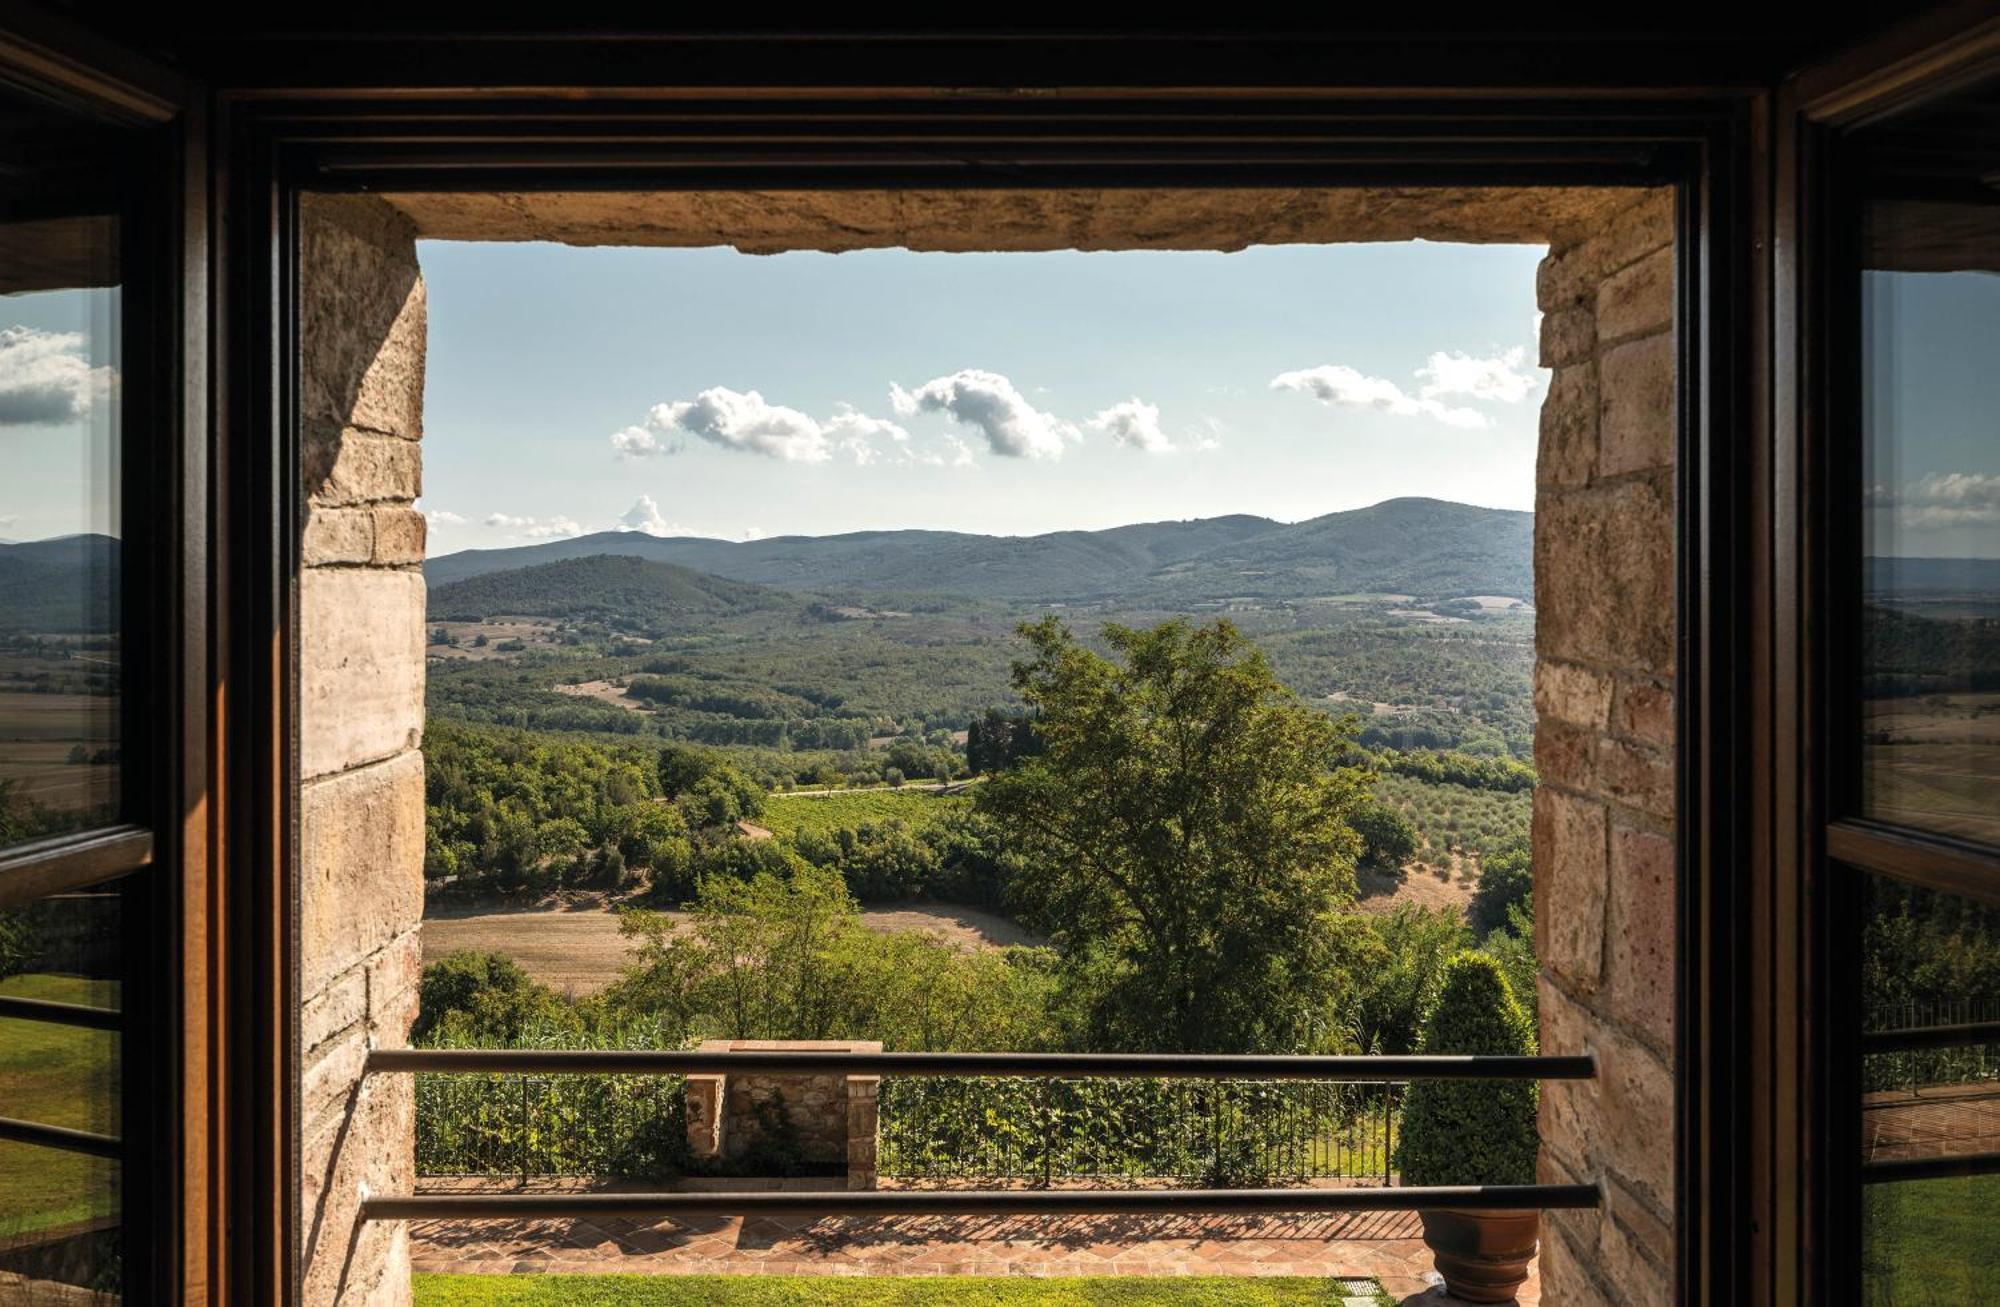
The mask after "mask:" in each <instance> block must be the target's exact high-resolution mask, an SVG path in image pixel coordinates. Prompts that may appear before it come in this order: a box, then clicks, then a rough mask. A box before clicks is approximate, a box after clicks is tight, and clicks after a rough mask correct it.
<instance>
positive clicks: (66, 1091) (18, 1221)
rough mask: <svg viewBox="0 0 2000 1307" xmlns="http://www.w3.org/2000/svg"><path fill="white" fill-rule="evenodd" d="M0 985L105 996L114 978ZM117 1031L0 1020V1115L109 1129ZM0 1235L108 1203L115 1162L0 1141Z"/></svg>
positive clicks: (67, 995) (75, 998) (69, 996)
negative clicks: (0, 1182)
mask: <svg viewBox="0 0 2000 1307" xmlns="http://www.w3.org/2000/svg"><path fill="white" fill-rule="evenodd" d="M0 994H7V995H11V996H13V997H16V998H40V999H53V1000H56V1001H58V1002H64V1003H90V1004H100V1005H102V1004H109V1003H115V1002H116V1001H117V997H116V986H115V985H113V984H110V983H109V982H105V981H93V980H86V979H82V978H80V977H76V976H54V975H23V976H10V977H8V978H7V979H6V980H0ZM117 1056H118V1037H117V1036H116V1035H113V1034H111V1033H110V1032H109V1031H101V1030H82V1029H78V1028H77V1027H74V1026H58V1025H51V1024H49V1023H47V1022H42V1021H18V1020H0V1114H4V1115H6V1116H12V1117H18V1118H21V1119H23V1120H28V1121H38V1122H41V1123H43V1124H45V1125H60V1126H70V1127H73V1128H77V1129H84V1130H98V1131H102V1132H104V1133H107V1134H116V1133H118V1123H117V1120H116V1118H115V1116H113V1115H112V1113H114V1112H115V1110H116V1109H115V1105H116V1103H117V1074H118V1068H117ZM0 1176H5V1177H6V1178H7V1182H6V1183H5V1184H0V1236H6V1235H10V1234H20V1233H24V1232H26V1231H30V1230H41V1229H46V1228H48V1227H49V1226H53V1225H68V1224H70V1223H72V1222H75V1221H83V1220H88V1219H90V1218H92V1217H97V1216H108V1215H111V1214H112V1213H114V1212H116V1211H117V1207H118V1204H117V1197H116V1186H117V1168H116V1164H114V1163H111V1162H106V1161H101V1160H99V1159H97V1158H94V1157H88V1156H85V1155H84V1154H82V1153H70V1152H64V1151H62V1150H60V1149H55V1148H39V1147H37V1146H35V1145H33V1144H17V1143H0Z"/></svg>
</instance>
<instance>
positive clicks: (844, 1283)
mask: <svg viewBox="0 0 2000 1307" xmlns="http://www.w3.org/2000/svg"><path fill="white" fill-rule="evenodd" d="M412 1279H413V1282H414V1285H415V1288H416V1301H417V1304H418V1307H555V1305H556V1304H562V1305H563V1307H1339V1304H1341V1303H1344V1302H1346V1301H1347V1298H1348V1296H1349V1293H1348V1291H1347V1290H1346V1288H1345V1287H1344V1286H1343V1284H1342V1282H1341V1281H1339V1280H1314V1279H1299V1278H1290V1277H1284V1278H1281V1277H1276V1276H1273V1277H1271V1278H1268V1279H1226V1278H1222V1277H1216V1276H1202V1277H1187V1278H1178V1277H1177V1278H1168V1277H1164V1276H1123V1277H1112V1276H1087V1277H1077V1278H1066V1279H1059V1280H1057V1279H1046V1280H1045V1279H1028V1278H1023V1277H1015V1278H1002V1277H997V1276H970V1275H951V1276H935V1277H932V1276H882V1277H862V1276H853V1277H849V1276H842V1277H840V1278H838V1279H835V1278H833V1277H831V1276H817V1275H813V1276H806V1275H800V1276H777V1275H525V1276H523V1275H417V1276H414V1277H412ZM1376 1297H1377V1299H1378V1300H1379V1301H1380V1302H1381V1303H1383V1304H1389V1303H1391V1302H1392V1301H1393V1300H1392V1299H1390V1298H1389V1297H1388V1295H1386V1294H1383V1293H1381V1292H1380V1291H1379V1290H1378V1291H1376Z"/></svg>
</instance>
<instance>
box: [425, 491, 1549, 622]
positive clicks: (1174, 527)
mask: <svg viewBox="0 0 2000 1307" xmlns="http://www.w3.org/2000/svg"><path fill="white" fill-rule="evenodd" d="M1533 531H1534V517H1533V515H1532V514H1529V513H1522V512H1513V511H1509V510H1505V509H1492V508H1475V507H1472V506H1470V505H1466V504H1452V503H1446V502H1444V501H1442V500H1436V499H1392V500H1386V501H1384V502H1382V503H1380V504H1375V505H1373V506H1371V507H1369V508H1362V509H1355V510H1352V511H1348V512H1341V513H1329V514H1327V515H1325V516H1323V517H1317V518H1312V519H1310V520H1308V521H1305V522H1297V523H1290V524H1287V523H1282V522H1274V521H1272V520H1271V519H1269V518H1263V517H1252V516H1248V515H1235V516H1229V517H1216V518H1203V519H1197V520H1194V521H1188V522H1147V523H1139V524H1135V525H1131V526H1122V527H1113V528H1110V529H1108V530H1102V531H1058V532H1053V533H1050V534H1048V535H1038V536H983V535H972V534H968V533H964V532H954V531H916V530H912V531H862V532H853V533H849V534H845V535H833V536H779V537H775V538H772V539H769V540H754V541H746V542H743V543H733V542H730V541H726V540H708V539H700V538H694V537H686V536H677V537H655V536H648V535H641V534H637V533H631V532H600V533H598V534H595V535H588V536H580V537H578V538H576V539H573V540H560V541H552V542H550V543H547V544H539V545H527V546H522V547H520V548H515V549H492V550H468V551H466V552H463V553H457V554H450V555H447V556H445V557H442V558H434V559H432V560H430V561H429V562H427V563H426V564H425V565H424V574H425V576H426V577H427V578H428V579H429V580H430V582H431V583H432V584H433V585H435V586H446V585H449V584H452V583H456V582H462V581H465V580H468V579H470V578H474V577H478V576H483V575H488V574H491V573H496V572H502V571H508V570H512V569H517V568H522V567H527V566H532V565H538V564H548V563H552V562H557V561H561V560H565V559H578V558H585V557H590V556H592V555H601V554H616V555H626V556H632V557H637V558H642V559H647V560H651V561H654V562H659V563H667V564H673V565H677V566H679V567H683V568H691V569H694V570H695V571H698V572H704V573H708V574H710V575H712V576H716V577H725V578H729V579H731V580H736V581H743V582H750V583H753V584H756V585H761V586H772V587H777V588H779V589H784V590H802V591H815V592H841V591H872V592H889V593H897V592H903V593H908V592H929V593H939V594H953V595H962V596H966V597H970V598H979V599H1011V600H1035V601H1085V600H1102V599H1108V598H1115V599H1118V600H1120V601H1124V602H1144V603H1153V604H1161V605H1178V604H1186V603H1202V602H1213V601H1216V600H1221V599H1227V598H1234V597H1264V598H1299V597H1306V596H1313V595H1329V594H1348V593H1370V592H1374V593H1382V592H1387V593H1408V594H1413V595H1417V596H1419V597H1423V598H1447V597H1451V596H1454V595H1468V594H1485V595H1505V596H1509V597H1513V598H1519V599H1529V598H1532V596H1533V587H1534V564H1533Z"/></svg>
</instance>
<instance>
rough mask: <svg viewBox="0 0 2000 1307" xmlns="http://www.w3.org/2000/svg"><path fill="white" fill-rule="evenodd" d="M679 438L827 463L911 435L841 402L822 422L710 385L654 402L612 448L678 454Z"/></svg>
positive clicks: (863, 455)
mask: <svg viewBox="0 0 2000 1307" xmlns="http://www.w3.org/2000/svg"><path fill="white" fill-rule="evenodd" d="M677 436H694V437H697V438H699V439H701V440H705V441H707V442H708V443H709V444H712V445H717V446H720V447H721V448H723V449H733V450H737V451H739V452H742V453H749V454H762V455H763V456H765V457H766V458H776V459H780V460H783V461H784V462H787V463H824V462H827V461H828V460H829V459H831V458H832V457H833V456H834V455H835V454H836V453H839V454H845V455H847V456H848V457H850V458H852V459H853V460H854V461H855V462H856V463H872V462H874V461H876V459H877V458H879V457H880V455H881V448H880V445H879V444H878V443H877V442H879V441H884V440H886V441H889V442H890V443H892V444H898V445H900V444H905V443H907V442H908V441H909V439H910V433H909V432H907V431H905V430H904V429H903V428H902V427H900V426H898V425H897V424H895V423H894V422H890V421H888V420H886V419H883V418H874V417H870V416H868V415H867V414H866V413H862V412H860V411H858V410H856V409H855V408H854V407H853V406H852V405H848V404H842V405H841V406H840V410H839V411H838V412H837V413H835V414H834V415H833V417H831V418H829V419H828V420H827V421H826V422H824V423H821V422H820V421H818V420H817V419H815V418H814V417H813V416H812V415H811V414H808V413H801V412H800V411H799V410H797V409H795V408H786V407H785V406H784V405H782V404H773V403H771V402H770V401H768V400H766V399H765V398H764V397H763V396H762V395H761V394H759V393H758V392H756V391H754V390H749V391H736V390H731V389H730V388H729V387H727V386H711V387H709V388H708V389H707V390H704V391H702V392H701V393H700V394H698V395H696V396H695V397H694V398H693V399H691V400H678V401H675V402H673V403H667V404H655V405H653V407H652V409H651V411H649V412H648V413H647V415H646V421H645V423H644V424H643V425H641V426H632V427H626V428H625V429H624V430H622V431H618V432H614V433H613V434H612V437H611V447H612V448H613V449H614V450H616V451H617V452H618V454H619V456H620V457H622V458H645V457H648V456H662V457H664V456H667V455H671V454H678V453H680V452H681V451H682V449H683V448H685V445H684V443H683V442H682V441H681V440H678V439H675V437H677Z"/></svg>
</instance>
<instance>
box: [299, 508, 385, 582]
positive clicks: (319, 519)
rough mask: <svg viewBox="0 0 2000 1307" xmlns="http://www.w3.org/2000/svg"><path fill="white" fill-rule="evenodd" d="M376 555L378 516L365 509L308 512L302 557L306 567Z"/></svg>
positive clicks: (303, 535)
mask: <svg viewBox="0 0 2000 1307" xmlns="http://www.w3.org/2000/svg"><path fill="white" fill-rule="evenodd" d="M374 556H375V518H374V515H373V514H372V513H370V512H369V511H368V510H366V509H355V508H316V509H311V510H309V511H308V512H307V513H306V525H305V531H304V533H303V534H302V535H301V537H300V543H299V559H300V561H301V562H302V563H304V564H305V566H307V567H326V566H331V565H335V564H340V563H349V564H354V563H366V562H368V561H369V560H370V559H372V558H373V557H374Z"/></svg>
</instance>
